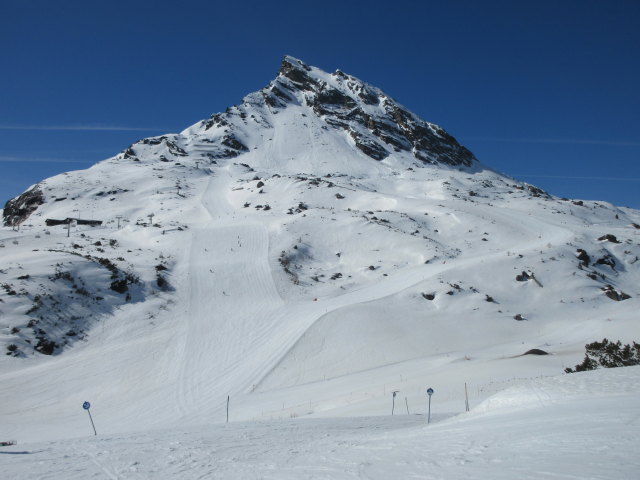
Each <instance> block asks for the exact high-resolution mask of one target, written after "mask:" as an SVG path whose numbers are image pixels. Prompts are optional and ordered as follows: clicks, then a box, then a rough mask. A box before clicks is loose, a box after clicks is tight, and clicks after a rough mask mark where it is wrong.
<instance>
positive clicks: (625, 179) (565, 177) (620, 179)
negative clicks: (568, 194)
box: [510, 173, 640, 182]
mask: <svg viewBox="0 0 640 480" xmlns="http://www.w3.org/2000/svg"><path fill="white" fill-rule="evenodd" d="M510 175H511V176H512V177H517V178H524V177H527V178H557V179H562V180H606V181H610V182H640V178H633V177H583V176H574V175H530V174H528V173H519V174H518V173H515V174H510Z"/></svg>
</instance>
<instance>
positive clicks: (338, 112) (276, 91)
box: [263, 57, 476, 167]
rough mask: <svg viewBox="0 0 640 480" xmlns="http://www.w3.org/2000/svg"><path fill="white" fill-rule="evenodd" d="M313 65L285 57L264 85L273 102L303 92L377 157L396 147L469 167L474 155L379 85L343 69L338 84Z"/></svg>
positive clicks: (329, 120) (433, 160)
mask: <svg viewBox="0 0 640 480" xmlns="http://www.w3.org/2000/svg"><path fill="white" fill-rule="evenodd" d="M312 71H313V69H312V68H311V67H309V66H308V65H306V64H304V63H303V62H301V61H299V60H296V59H294V58H292V57H285V58H284V60H283V61H282V66H281V67H280V71H279V72H278V76H277V77H276V79H275V80H274V81H273V82H271V84H270V85H269V86H268V87H267V88H265V89H264V90H263V95H264V96H265V101H266V102H267V103H268V104H270V105H271V106H276V107H278V106H279V107H281V108H282V107H284V106H286V103H287V100H288V99H289V100H290V99H292V97H293V95H289V94H287V93H285V92H287V91H288V92H291V93H294V92H295V91H299V92H302V93H303V95H304V98H305V101H306V103H307V105H309V106H310V107H311V108H312V109H313V111H314V113H315V114H316V115H318V116H319V117H321V118H323V119H324V120H325V121H326V122H327V123H328V124H329V125H331V126H334V127H339V128H342V129H344V130H346V131H347V132H348V133H349V135H350V136H351V138H353V140H354V142H355V144H356V147H358V148H359V149H360V150H361V151H362V152H364V153H365V154H366V155H368V156H370V157H371V158H373V159H375V160H382V159H384V158H386V157H387V156H388V155H389V154H390V153H391V152H393V151H410V152H412V153H413V155H414V156H415V158H416V159H418V160H420V161H422V162H426V163H443V164H447V165H451V166H465V167H470V166H471V165H472V164H473V162H474V161H476V159H475V157H474V156H473V154H472V153H471V152H470V151H469V150H467V149H466V148H465V147H463V146H462V145H460V144H459V143H458V142H457V141H456V139H455V138H453V137H452V136H451V135H449V134H448V133H447V132H446V131H444V130H443V129H442V128H440V127H438V126H437V125H433V124H431V123H428V122H425V121H424V120H422V119H420V118H418V117H417V116H416V115H414V114H413V113H411V112H409V111H408V110H406V109H405V108H403V107H402V106H401V105H399V104H397V103H396V102H395V101H394V100H393V99H391V98H390V97H388V96H387V95H385V94H384V93H383V92H382V91H380V90H378V89H377V88H375V87H371V86H369V85H367V84H366V83H364V82H362V81H360V80H358V79H357V78H355V77H352V76H350V75H347V74H345V73H343V72H341V71H340V70H336V72H334V73H333V74H332V76H333V77H334V79H335V80H337V81H338V83H339V86H340V89H336V88H334V87H333V86H331V85H328V84H327V83H326V82H325V81H322V80H320V79H316V78H314V77H313V73H312ZM366 106H381V107H382V109H383V111H384V114H369V113H367V112H366V111H365V110H366Z"/></svg>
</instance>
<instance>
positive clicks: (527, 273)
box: [0, 57, 640, 438]
mask: <svg viewBox="0 0 640 480" xmlns="http://www.w3.org/2000/svg"><path fill="white" fill-rule="evenodd" d="M3 218H4V226H3V227H2V228H1V230H0V251H1V252H2V260H3V262H2V265H0V287H1V288H0V349H2V351H3V352H4V353H5V354H6V355H0V368H1V370H0V382H1V383H2V385H3V389H2V390H1V391H0V405H2V406H3V409H2V411H0V425H2V426H3V428H4V432H5V435H7V436H8V438H22V437H24V436H25V435H26V436H29V435H30V436H32V437H33V438H43V435H44V436H46V434H47V432H49V433H50V432H56V435H69V436H76V435H77V431H76V428H77V425H76V423H74V422H76V418H77V416H76V415H75V413H74V412H77V410H78V408H79V406H80V405H81V402H82V401H84V400H86V399H89V400H91V401H92V402H96V403H97V404H99V405H100V407H99V408H100V415H101V420H103V424H104V425H109V428H110V429H111V431H112V432H117V431H123V430H130V429H137V430H140V429H144V428H147V427H151V426H160V427H162V426H172V425H175V424H176V423H180V424H185V423H194V424H201V423H202V422H203V421H207V422H210V421H217V420H220V419H221V418H224V416H223V415H224V411H225V403H224V401H226V399H227V395H230V396H231V398H232V399H233V400H232V402H233V405H234V407H233V408H234V410H233V413H232V415H233V419H234V420H240V419H242V420H252V419H260V418H272V417H283V416H284V417H287V418H288V417H295V416H300V415H320V414H323V415H332V416H340V415H354V414H358V415H361V414H375V415H379V414H380V412H387V406H388V400H389V398H388V393H389V392H392V391H394V392H395V391H398V390H401V391H402V392H403V395H405V396H406V397H407V398H408V400H407V401H406V402H405V404H408V405H423V404H424V387H425V385H426V384H427V383H429V384H431V383H432V382H433V387H434V389H435V390H436V391H437V395H439V397H438V398H442V399H446V398H450V399H454V398H459V395H458V393H459V391H460V388H461V386H462V383H463V382H464V381H467V380H469V379H473V380H474V381H475V382H478V383H481V384H483V385H489V384H491V385H495V383H496V382H501V381H507V380H508V379H512V378H514V377H518V378H522V377H527V376H539V375H551V374H556V373H562V372H563V371H564V368H565V367H566V366H572V365H574V364H575V363H577V362H578V361H579V360H580V359H581V358H582V356H583V348H584V345H585V343H589V342H593V341H595V340H599V339H601V338H603V337H607V338H610V339H621V340H622V341H624V342H625V343H628V342H630V341H633V340H637V339H638V338H639V337H640V330H639V327H638V322H637V313H636V312H637V311H638V306H639V305H638V301H639V300H638V298H640V292H639V291H638V288H637V286H638V285H639V284H640V270H639V266H640V261H639V258H640V245H639V244H638V231H640V230H639V229H640V212H638V211H636V210H631V209H626V208H620V207H616V206H614V205H610V204H607V203H603V202H595V201H587V200H570V199H567V198H557V197H554V196H553V195H550V194H548V193H546V192H544V191H542V190H540V189H539V188H536V187H535V186H533V185H529V184H526V183H523V182H519V181H517V180H514V179H512V178H508V177H505V176H503V175H500V174H499V173H497V172H494V171H492V170H491V169H489V168H486V167H484V166H483V165H482V164H481V163H480V162H479V161H478V160H476V159H475V157H474V156H473V155H472V154H471V153H470V152H469V151H468V150H467V149H465V148H464V147H462V146H461V145H459V144H458V143H457V142H456V141H455V139H454V138H453V137H452V136H450V135H449V134H447V133H446V132H445V131H444V130H442V129H441V128H440V127H438V126H436V125H434V124H431V123H428V122H426V121H424V120H421V119H420V118H418V117H417V116H416V115H414V114H412V113H411V112H410V111H408V110H407V109H406V108H404V107H402V106H401V105H398V104H397V103H396V102H395V101H394V100H392V99H391V98H390V97H389V96H387V95H386V94H384V93H383V92H382V91H380V90H379V89H377V88H375V87H372V86H370V85H368V84H366V83H364V82H362V81H360V80H358V79H356V78H354V77H352V76H350V75H347V74H345V73H342V72H341V71H336V72H334V73H331V74H329V73H326V72H323V71H322V70H320V69H317V68H315V67H311V66H308V65H306V64H304V63H303V62H301V61H299V60H296V59H294V58H292V57H285V58H284V60H283V62H282V65H281V67H280V70H279V72H278V74H277V76H276V78H275V79H274V80H273V81H272V82H271V83H269V85H267V86H266V87H264V88H262V89H261V90H258V91H256V92H254V93H250V94H249V95H247V96H246V97H245V98H244V99H242V101H241V102H240V103H239V104H238V105H236V106H232V107H230V108H228V109H227V111H226V112H224V113H218V114H215V115H212V116H211V117H210V118H208V119H205V120H202V121H199V122H197V123H195V124H194V125H192V126H190V127H188V128H186V129H185V130H184V131H182V132H180V133H172V134H166V135H161V136H156V137H150V138H145V139H142V140H140V141H138V142H136V143H134V144H133V145H130V146H129V147H127V148H125V149H124V150H123V151H122V152H120V153H118V154H117V155H115V156H113V157H111V158H108V159H106V160H104V161H102V162H99V163H97V164H96V165H94V166H92V167H91V168H89V169H86V170H79V171H72V172H66V173H63V174H61V175H57V176H55V177H51V178H48V179H45V180H42V181H41V182H39V183H38V184H36V185H34V186H32V187H31V188H29V189H28V190H27V191H26V192H24V193H23V194H22V195H20V196H18V197H16V198H14V199H12V200H10V201H9V202H7V204H6V206H5V208H4V210H3ZM530 351H534V352H537V353H539V352H541V351H542V352H543V353H544V352H546V353H550V354H552V355H541V356H536V357H535V358H533V357H531V355H527V356H526V357H524V356H523V354H525V353H527V352H530ZM480 391H481V390H480V388H478V390H477V392H478V396H481V394H480ZM482 391H485V390H482ZM78 392H82V394H83V398H80V399H79V398H78ZM285 397H286V399H287V400H286V402H283V399H284V398H285ZM78 400H80V403H78ZM452 401H453V400H452ZM407 408H408V406H407ZM439 408H441V407H439ZM3 412H4V413H3ZM203 419H204V420H203ZM61 432H62V433H61Z"/></svg>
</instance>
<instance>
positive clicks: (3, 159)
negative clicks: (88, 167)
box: [0, 155, 95, 164]
mask: <svg viewBox="0 0 640 480" xmlns="http://www.w3.org/2000/svg"><path fill="white" fill-rule="evenodd" d="M2 162H4V163H85V164H91V163H95V160H79V159H75V158H50V157H12V156H6V155H0V163H2Z"/></svg>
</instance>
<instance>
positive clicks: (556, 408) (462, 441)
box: [0, 367, 640, 480]
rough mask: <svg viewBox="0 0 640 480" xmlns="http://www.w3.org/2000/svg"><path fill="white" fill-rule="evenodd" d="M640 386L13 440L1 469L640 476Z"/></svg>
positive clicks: (527, 390) (607, 384)
mask: <svg viewBox="0 0 640 480" xmlns="http://www.w3.org/2000/svg"><path fill="white" fill-rule="evenodd" d="M639 394H640V367H627V368H619V369H613V370H606V371H603V370H600V371H596V372H588V373H582V374H574V375H566V376H562V377H555V378H545V379H536V380H528V381H522V382H518V384H517V385H514V386H512V387H511V388H508V389H506V390H504V391H503V392H501V393H498V394H496V395H494V396H492V397H490V398H489V399H488V400H486V401H485V402H484V403H482V404H480V405H479V406H477V407H476V408H474V409H472V410H471V411H470V412H469V413H463V414H459V415H457V416H453V417H449V418H446V415H443V414H441V413H440V411H439V402H438V396H437V392H436V393H434V397H433V415H432V422H431V423H430V424H428V425H427V424H426V419H425V416H424V415H407V414H406V413H405V412H401V411H400V412H396V415H394V416H391V415H387V416H376V417H348V418H325V419H309V420H303V419H295V420H292V419H280V420H270V421H261V422H236V423H228V424H206V425H200V426H199V427H193V428H175V429H170V430H150V431H146V432H141V433H132V434H127V435H123V434H119V435H118V434H111V435H98V436H97V437H96V436H93V434H90V435H87V436H85V437H84V438H76V439H69V440H63V441H59V442H37V443H27V444H24V445H15V446H12V447H5V448H3V449H2V450H0V468H1V469H2V472H3V477H4V478H13V479H30V478H38V479H49V478H51V479H54V478H55V479H57V478H66V479H87V478H108V479H116V478H119V479H125V478H130V479H138V478H140V479H141V478H149V479H150V478H154V479H164V478H167V479H169V478H184V479H195V478H220V479H236V478H237V479H311V478H317V479H321V478H324V479H342V478H345V479H347V478H370V479H385V478H421V479H448V480H456V479H461V480H463V479H469V478H473V479H487V480H489V479H490V480H495V479H505V480H506V479H513V478H518V479H523V480H527V479H531V480H540V479H567V478H568V479H585V478H589V479H632V478H637V472H638V469H639V468H640V455H639V454H638V449H637V445H638V442H639V441H640V433H639V429H638V426H639V425H638V418H640V406H639V405H638V402H637V399H638V395H639ZM399 410H400V409H399ZM96 422H97V423H98V428H100V423H99V422H100V418H99V414H98V413H97V412H96ZM86 427H89V425H88V423H87V425H86ZM87 433H89V432H87Z"/></svg>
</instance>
